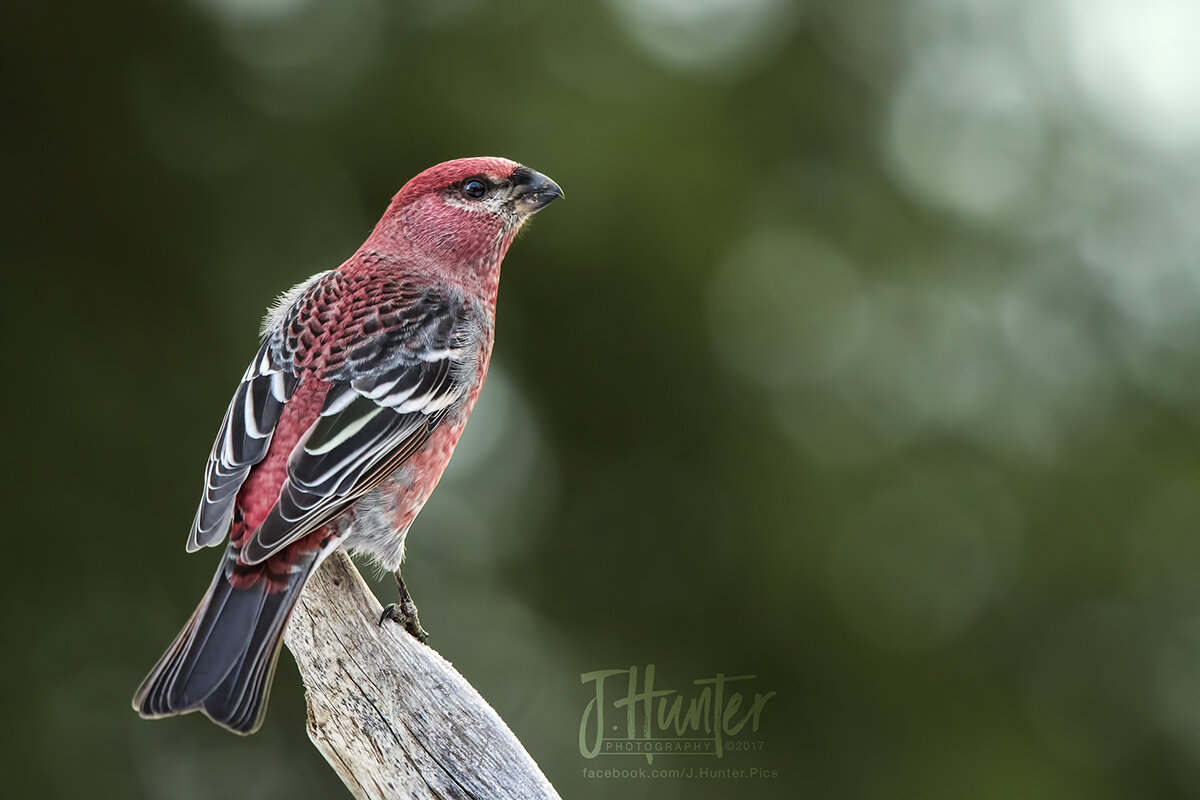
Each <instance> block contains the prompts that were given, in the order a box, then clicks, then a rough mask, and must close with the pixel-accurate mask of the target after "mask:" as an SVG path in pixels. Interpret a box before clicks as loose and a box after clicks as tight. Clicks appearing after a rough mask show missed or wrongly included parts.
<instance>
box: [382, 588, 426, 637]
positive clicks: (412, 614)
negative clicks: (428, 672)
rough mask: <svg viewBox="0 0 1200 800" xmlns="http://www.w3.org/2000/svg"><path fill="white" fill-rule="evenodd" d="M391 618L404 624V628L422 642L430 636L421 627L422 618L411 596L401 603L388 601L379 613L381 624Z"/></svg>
mask: <svg viewBox="0 0 1200 800" xmlns="http://www.w3.org/2000/svg"><path fill="white" fill-rule="evenodd" d="M389 619H390V620H391V621H392V622H398V623H400V624H401V625H403V626H404V630H406V631H408V632H409V633H410V634H412V637H413V638H414V639H416V640H417V641H418V642H421V643H422V644H424V643H425V640H426V639H428V638H429V633H428V632H426V630H425V629H424V628H422V627H421V618H420V617H418V616H417V607H416V605H415V604H414V603H413V601H412V599H411V598H407V597H406V598H404V599H402V600H401V601H400V602H399V603H388V604H387V606H385V607H384V609H383V613H382V614H380V615H379V624H380V625H383V623H384V622H386V621H387V620H389Z"/></svg>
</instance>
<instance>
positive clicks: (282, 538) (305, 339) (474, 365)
mask: <svg viewBox="0 0 1200 800" xmlns="http://www.w3.org/2000/svg"><path fill="white" fill-rule="evenodd" d="M561 196H562V191H561V190H560V189H559V188H558V185H557V184H556V183H554V181H552V180H550V179H549V178H547V177H546V176H544V175H541V174H539V173H537V172H534V171H533V170H531V169H528V168H526V167H523V166H521V165H520V164H516V163H514V162H512V161H508V160H506V159H503V158H468V159H460V160H457V161H449V162H446V163H444V164H439V165H437V166H435V167H431V168H430V169H428V170H426V171H424V172H422V173H421V174H420V175H418V176H416V177H415V178H413V179H412V180H411V181H409V182H408V183H407V184H406V185H405V186H404V188H403V189H401V190H400V192H399V193H398V194H397V195H396V196H395V198H394V199H393V200H392V202H391V205H389V206H388V209H387V212H386V213H385V214H384V215H383V218H382V219H381V220H380V221H379V224H377V225H376V226H375V229H374V231H372V233H371V235H370V236H369V237H368V238H367V240H366V242H364V243H363V245H362V246H361V247H360V248H359V249H358V251H357V252H356V253H355V254H354V255H353V256H351V257H350V258H349V259H348V260H347V261H346V262H345V263H344V264H342V265H341V266H340V267H338V268H337V269H335V270H330V271H329V272H322V273H320V274H318V275H314V276H313V277H312V278H309V279H308V280H306V281H304V282H303V283H301V284H299V285H298V286H296V287H295V288H293V289H292V290H291V291H289V292H287V293H286V294H284V295H283V296H282V297H281V298H280V299H279V301H278V303H277V304H276V305H275V306H274V307H273V308H272V309H271V310H270V312H269V313H268V314H267V317H266V320H265V321H264V323H263V329H262V332H263V341H262V346H261V347H260V348H259V350H258V354H257V355H255V356H254V360H253V361H251V362H250V366H249V368H248V369H247V370H246V373H245V375H243V376H242V380H241V383H240V384H239V385H238V388H237V391H236V392H235V393H234V396H233V401H232V402H231V403H230V405H229V410H228V411H227V412H226V414H225V421H224V422H223V423H222V424H221V428H220V432H219V433H218V435H217V441H216V443H215V444H214V445H213V449H212V454H211V455H210V456H209V459H208V466H207V469H206V471H205V475H204V492H203V496H202V498H201V500H200V508H199V510H198V511H197V512H196V518H195V521H194V522H193V524H192V531H191V535H190V536H189V537H188V543H187V549H188V551H189V552H192V551H196V550H199V549H200V548H201V547H213V546H217V545H221V544H223V543H224V542H225V540H226V538H228V544H227V545H226V546H225V554H224V556H223V557H222V558H221V563H220V567H219V568H218V569H217V574H216V576H214V578H213V580H212V584H211V585H210V586H209V589H208V593H207V594H206V595H205V596H204V599H203V600H202V601H201V602H200V605H199V607H198V608H197V609H196V611H195V612H194V613H193V614H192V617H191V619H190V620H189V621H188V623H187V625H186V626H185V627H184V629H183V630H182V631H181V632H180V634H179V635H178V636H177V637H176V639H175V641H174V642H173V643H172V644H171V646H170V648H168V649H167V651H166V653H164V654H163V656H162V658H161V659H160V660H159V662H158V664H157V665H155V667H154V669H153V670H152V671H151V672H150V674H149V676H147V678H146V680H145V681H144V682H143V683H142V685H141V687H140V688H139V689H138V691H137V694H136V695H135V696H134V698H133V707H134V708H135V709H136V710H137V711H138V712H139V713H140V714H141V715H142V716H144V717H162V716H169V715H173V714H182V713H185V712H189V711H195V710H199V711H202V712H204V713H205V714H206V715H208V717H209V718H211V719H212V720H213V721H214V722H216V723H217V724H219V725H222V726H224V727H226V728H228V729H230V730H233V731H236V732H238V733H251V732H253V731H254V730H255V729H257V728H258V726H259V725H260V724H261V723H262V718H263V713H264V711H265V709H266V702H267V695H268V692H269V691H270V685H271V676H272V674H273V672H274V669H275V662H276V659H277V657H278V655H279V648H280V643H281V641H282V638H283V632H284V629H285V627H286V626H287V622H288V617H289V616H290V614H291V611H292V608H293V607H294V606H295V604H296V600H297V599H298V598H299V596H300V591H301V589H302V588H303V586H304V583H305V581H306V580H307V579H308V576H309V575H311V574H312V573H313V571H314V570H315V569H316V568H317V566H318V565H319V564H320V563H321V561H322V559H324V558H325V557H326V556H327V555H329V554H330V553H331V552H333V550H334V549H335V548H337V547H345V548H347V549H349V550H350V551H352V552H357V553H366V554H369V555H371V556H373V557H374V558H375V559H377V560H378V561H379V562H380V563H381V564H383V565H384V566H386V567H387V568H388V569H390V570H392V571H394V572H395V573H396V578H397V583H398V586H399V588H400V600H401V603H400V611H399V614H393V617H397V616H398V617H401V618H402V621H404V622H405V623H406V625H407V627H408V628H409V630H410V631H412V632H413V633H414V634H417V635H419V636H423V631H422V630H421V628H420V623H419V622H418V621H417V618H416V608H415V606H413V605H412V602H411V599H410V598H409V597H408V593H407V591H405V589H404V585H403V580H402V579H400V573H399V568H400V562H401V560H402V558H403V556H404V538H405V535H406V533H407V532H408V528H409V526H410V525H411V524H412V521H413V518H414V517H416V515H417V512H419V511H420V510H421V507H422V506H423V505H424V504H425V501H426V500H427V499H429V495H430V493H431V492H432V491H433V489H434V487H435V486H436V485H437V482H438V479H439V478H441V475H442V471H443V470H445V468H446V464H447V462H448V461H449V460H450V455H451V453H452V452H453V451H454V447H455V445H456V444H457V443H458V439H459V436H460V435H461V433H462V430H463V426H464V425H466V422H467V417H468V416H469V415H470V413H471V409H472V408H473V407H474V405H475V401H476V399H477V398H478V397H479V391H480V389H481V388H482V387H483V380H484V376H485V375H486V373H487V368H488V360H489V358H490V356H491V352H492V342H493V332H494V329H495V328H494V325H495V314H496V292H497V288H498V286H499V280H500V262H501V261H502V260H503V258H504V254H505V252H506V251H507V250H508V247H509V245H510V244H512V241H513V239H514V238H515V237H516V234H517V231H518V230H520V228H521V226H522V224H523V223H524V222H525V221H526V220H528V219H529V217H530V216H532V215H533V214H534V213H535V212H537V211H538V210H540V209H542V208H544V207H545V206H546V205H548V204H549V203H550V202H552V201H553V200H554V199H556V198H558V197H561Z"/></svg>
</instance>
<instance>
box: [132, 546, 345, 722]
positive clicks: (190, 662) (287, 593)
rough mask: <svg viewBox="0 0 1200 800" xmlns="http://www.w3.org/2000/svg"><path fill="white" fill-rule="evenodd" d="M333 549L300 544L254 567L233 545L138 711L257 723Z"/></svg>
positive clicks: (150, 680)
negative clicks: (296, 617)
mask: <svg viewBox="0 0 1200 800" xmlns="http://www.w3.org/2000/svg"><path fill="white" fill-rule="evenodd" d="M331 549H332V548H327V547H319V548H313V549H310V550H307V551H306V552H304V551H301V552H297V550H298V548H296V547H295V546H293V547H291V548H288V550H289V551H291V552H288V551H284V552H283V553H280V554H279V555H278V556H276V557H273V558H271V559H268V560H267V561H265V562H263V563H262V564H260V565H256V566H254V567H249V568H247V567H246V566H244V565H241V564H239V563H238V562H237V552H238V550H237V548H235V546H234V545H232V544H230V545H229V547H228V548H227V549H226V551H225V558H224V559H222V561H221V566H220V567H219V568H218V569H217V574H216V576H215V577H214V578H213V582H212V585H211V586H210V587H209V589H208V593H207V594H206V595H205V596H204V599H203V600H201V601H200V605H199V606H198V607H197V608H196V610H195V612H193V614H192V618H191V619H190V620H188V623H187V625H185V626H184V628H183V630H182V631H180V632H179V635H178V636H176V637H175V641H174V642H172V643H171V646H170V647H168V648H167V651H166V652H165V653H163V655H162V658H160V659H159V660H158V663H157V664H155V665H154V669H152V670H151V671H150V674H149V675H147V676H146V679H145V680H144V681H142V685H141V686H140V687H138V690H137V693H136V694H134V696H133V708H134V710H135V711H137V712H138V713H139V714H141V715H142V716H143V717H147V718H155V717H168V716H172V715H174V714H186V713H187V712H189V711H197V710H199V711H202V712H204V714H205V715H207V716H208V718H209V719H211V720H212V721H213V722H215V723H217V724H218V725H220V726H222V727H224V728H228V729H229V730H231V731H234V732H235V733H243V734H247V733H253V732H254V731H255V730H257V729H258V726H259V725H260V724H262V718H263V714H264V713H265V712H266V709H267V696H268V694H269V693H270V691H271V678H272V676H273V675H274V673H275V662H276V660H277V659H278V658H279V648H280V645H281V643H282V641H283V632H284V629H285V628H286V627H287V622H288V618H289V617H290V616H291V614H292V609H293V608H294V607H295V605H296V601H297V600H298V599H299V598H300V590H301V589H303V588H304V583H305V581H306V580H307V579H308V576H309V575H311V574H312V572H313V570H314V569H316V567H317V565H318V564H320V563H321V561H322V560H323V559H324V557H325V556H326V555H327V554H328V553H329V552H330V551H331Z"/></svg>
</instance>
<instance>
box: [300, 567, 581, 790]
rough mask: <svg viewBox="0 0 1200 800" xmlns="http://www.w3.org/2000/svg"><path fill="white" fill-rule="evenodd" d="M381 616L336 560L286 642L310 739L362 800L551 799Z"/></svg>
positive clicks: (469, 700)
mask: <svg viewBox="0 0 1200 800" xmlns="http://www.w3.org/2000/svg"><path fill="white" fill-rule="evenodd" d="M381 611H382V608H381V607H380V605H379V601H377V600H376V599H375V596H374V595H373V594H371V590H370V589H369V588H368V587H367V585H366V582H365V581H363V579H362V576H361V575H359V574H358V570H357V569H355V567H354V564H353V562H351V561H350V559H349V558H348V557H347V556H346V555H345V554H344V553H342V552H341V551H338V552H336V553H334V554H333V555H332V556H330V557H329V558H328V559H326V561H325V563H324V564H323V565H322V566H321V567H320V569H318V570H317V573H316V574H315V575H313V576H312V577H311V578H310V579H309V581H308V585H307V586H306V587H305V589H304V593H303V594H302V595H301V597H300V602H299V604H298V605H297V607H296V611H295V613H294V614H293V616H292V620H291V622H290V624H289V625H288V630H287V634H286V635H285V637H284V641H285V642H286V644H287V646H288V649H289V650H291V652H292V655H293V656H295V658H296V663H297V664H298V665H299V667H300V674H301V676H302V678H303V679H304V686H305V688H306V690H307V692H306V693H307V697H308V735H309V738H310V739H312V741H313V744H315V745H316V746H317V749H318V750H320V751H321V754H322V755H324V756H325V759H326V760H327V761H328V762H329V764H330V765H331V766H332V767H333V768H334V770H335V771H336V772H337V773H338V775H339V776H340V777H341V779H342V781H343V782H344V783H345V784H346V786H347V788H349V790H350V792H351V793H352V794H353V795H354V796H355V797H356V798H358V799H359V800H382V799H383V798H388V800H394V799H395V798H479V800H484V799H485V798H486V799H487V800H503V799H504V798H514V799H515V798H520V799H521V800H540V799H541V798H554V799H555V800H557V798H558V794H557V793H556V792H555V791H554V787H552V786H551V785H550V783H549V781H547V780H546V777H545V776H544V775H543V774H542V771H541V770H540V769H539V768H538V766H537V764H536V763H534V761H533V759H532V758H530V757H529V754H528V753H527V752H525V748H523V747H522V746H521V743H520V742H519V741H518V740H517V737H516V736H514V735H513V733H512V731H510V730H509V729H508V726H507V725H505V724H504V721H503V720H501V719H500V717H499V716H498V715H497V714H496V712H495V711H493V710H492V707H491V706H489V705H488V703H487V701H485V700H484V699H483V698H482V697H481V696H480V695H479V693H478V692H476V691H475V689H474V688H473V687H472V686H471V685H470V684H469V683H467V681H466V679H465V678H463V676H462V675H460V674H459V673H458V672H457V671H456V670H455V669H454V667H452V666H451V665H450V663H449V662H448V661H446V660H445V659H444V658H442V657H441V656H440V655H439V654H438V653H437V652H436V651H434V650H432V649H430V648H429V647H427V646H426V645H423V644H420V643H419V642H417V641H416V640H415V639H414V638H413V637H412V636H410V635H409V634H408V633H407V632H405V630H404V628H403V627H402V626H400V625H397V624H395V623H392V622H389V623H387V624H385V625H383V626H380V625H379V624H378V620H379V615H380V613H381Z"/></svg>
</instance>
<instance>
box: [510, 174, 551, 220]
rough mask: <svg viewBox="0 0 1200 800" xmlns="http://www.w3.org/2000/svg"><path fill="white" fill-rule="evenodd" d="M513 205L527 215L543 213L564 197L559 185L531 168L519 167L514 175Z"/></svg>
mask: <svg viewBox="0 0 1200 800" xmlns="http://www.w3.org/2000/svg"><path fill="white" fill-rule="evenodd" d="M512 182H513V203H514V204H515V205H516V207H517V208H518V209H519V210H520V211H521V212H522V213H525V214H533V213H535V212H537V211H541V210H542V209H543V208H545V207H546V206H548V205H550V204H551V203H553V202H554V201H555V200H557V199H558V198H560V197H562V196H563V191H562V189H560V188H559V186H558V184H557V183H555V182H554V181H552V180H550V179H549V178H547V177H546V176H545V175H543V174H542V173H540V172H534V171H533V170H531V169H529V167H518V168H517V169H516V170H515V171H514V172H513V174H512Z"/></svg>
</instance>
